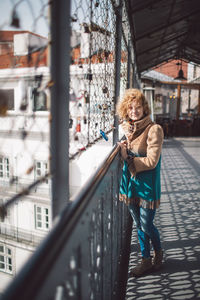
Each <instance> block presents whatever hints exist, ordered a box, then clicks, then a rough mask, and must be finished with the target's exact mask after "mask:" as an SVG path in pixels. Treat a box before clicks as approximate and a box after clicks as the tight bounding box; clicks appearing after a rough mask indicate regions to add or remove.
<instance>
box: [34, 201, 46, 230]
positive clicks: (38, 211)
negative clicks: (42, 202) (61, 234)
mask: <svg viewBox="0 0 200 300" xmlns="http://www.w3.org/2000/svg"><path fill="white" fill-rule="evenodd" d="M35 227H36V229H41V230H47V229H48V228H49V208H47V207H43V206H38V205H35Z"/></svg>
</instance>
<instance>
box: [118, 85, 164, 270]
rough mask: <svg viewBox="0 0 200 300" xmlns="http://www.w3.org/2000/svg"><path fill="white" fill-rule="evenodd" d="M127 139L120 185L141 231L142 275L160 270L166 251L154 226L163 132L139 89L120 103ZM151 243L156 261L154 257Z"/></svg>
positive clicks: (123, 150) (158, 201)
mask: <svg viewBox="0 0 200 300" xmlns="http://www.w3.org/2000/svg"><path fill="white" fill-rule="evenodd" d="M117 112H118V115H119V117H120V119H121V120H122V125H121V126H122V129H123V131H124V134H125V136H126V140H124V141H122V142H120V143H119V145H120V147H121V156H122V158H123V160H124V167H123V176H122V180H121V186H120V200H123V201H125V203H126V204H127V205H128V207H129V211H130V213H131V216H132V218H133V220H134V223H135V225H136V228H137V233H138V238H139V243H140V249H141V254H142V261H141V263H140V264H139V265H138V266H136V267H135V268H134V269H133V270H132V273H133V275H134V276H141V275H143V274H144V273H145V272H147V271H149V270H150V269H152V268H154V269H156V270H157V269H159V268H160V267H161V264H162V258H163V250H162V248H161V243H160V235H159V232H158V229H157V228H156V227H155V225H154V224H153V220H154V217H155V213H156V209H157V208H158V207H159V205H160V193H161V188H160V163H161V149H162V143H163V130H162V128H161V126H160V125H158V124H155V123H154V122H152V120H151V118H150V109H149V106H148V102H147V100H146V99H145V97H144V95H143V94H142V93H141V92H140V91H139V90H137V89H128V90H126V92H125V95H124V97H123V99H122V101H120V102H119V103H118V106H117ZM150 241H151V243H152V246H153V250H154V255H153V260H152V258H151V256H150Z"/></svg>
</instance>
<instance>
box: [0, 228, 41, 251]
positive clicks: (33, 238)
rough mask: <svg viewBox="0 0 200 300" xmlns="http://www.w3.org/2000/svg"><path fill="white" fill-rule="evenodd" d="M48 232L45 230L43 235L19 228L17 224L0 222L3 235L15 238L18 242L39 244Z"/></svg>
mask: <svg viewBox="0 0 200 300" xmlns="http://www.w3.org/2000/svg"><path fill="white" fill-rule="evenodd" d="M46 234H47V232H44V233H42V234H41V235H39V234H36V233H35V232H31V231H28V230H25V229H21V228H18V227H17V226H12V225H10V224H3V223H0V235H1V237H4V238H6V239H11V240H12V241H13V240H14V241H17V242H23V243H27V244H31V245H32V246H38V245H39V243H40V242H41V240H42V239H43V238H44V236H45V235H46Z"/></svg>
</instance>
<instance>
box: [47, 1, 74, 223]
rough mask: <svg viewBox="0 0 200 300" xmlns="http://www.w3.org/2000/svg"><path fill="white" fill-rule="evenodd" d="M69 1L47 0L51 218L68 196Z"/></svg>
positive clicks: (63, 205) (59, 209)
mask: <svg viewBox="0 0 200 300" xmlns="http://www.w3.org/2000/svg"><path fill="white" fill-rule="evenodd" d="M70 4H71V1H70V0H69V1H66V0H59V1H57V0H52V1H51V8H50V9H51V57H50V61H51V65H50V68H51V80H52V87H51V129H50V139H51V141H50V147H51V173H52V217H53V218H55V217H56V215H58V213H59V212H60V211H61V210H62V209H63V208H64V207H65V206H66V203H67V201H68V199H69V130H68V128H69V125H68V124H69V65H70V55H69V53H70Z"/></svg>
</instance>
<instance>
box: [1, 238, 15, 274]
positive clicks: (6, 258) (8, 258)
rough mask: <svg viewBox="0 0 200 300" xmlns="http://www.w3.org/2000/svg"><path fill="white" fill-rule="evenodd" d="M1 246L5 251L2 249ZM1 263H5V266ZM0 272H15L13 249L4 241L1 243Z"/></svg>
mask: <svg viewBox="0 0 200 300" xmlns="http://www.w3.org/2000/svg"><path fill="white" fill-rule="evenodd" d="M1 248H2V250H3V251H1ZM9 252H10V253H9ZM1 257H2V258H3V261H2V260H1ZM1 265H4V268H2V267H1ZM0 272H4V273H8V274H13V249H12V248H10V247H8V246H7V245H5V244H3V243H0Z"/></svg>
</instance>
